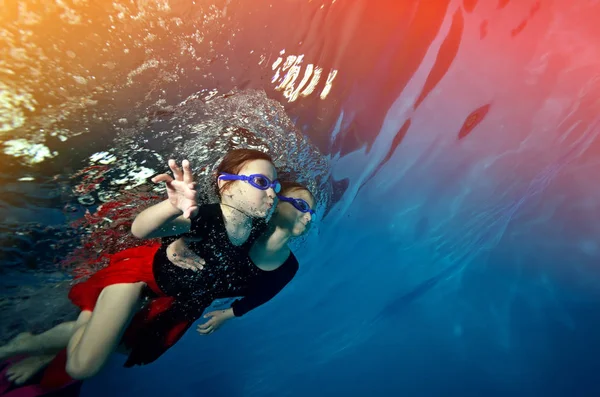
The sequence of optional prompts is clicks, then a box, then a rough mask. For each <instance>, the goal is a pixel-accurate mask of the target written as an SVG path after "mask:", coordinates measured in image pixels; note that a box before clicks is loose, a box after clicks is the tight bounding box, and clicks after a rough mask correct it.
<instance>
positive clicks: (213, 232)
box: [153, 203, 266, 298]
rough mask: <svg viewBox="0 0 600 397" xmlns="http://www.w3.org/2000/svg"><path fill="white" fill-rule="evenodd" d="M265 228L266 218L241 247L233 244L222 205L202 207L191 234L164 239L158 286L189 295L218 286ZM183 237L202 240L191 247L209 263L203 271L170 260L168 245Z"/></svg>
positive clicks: (156, 275)
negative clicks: (193, 269)
mask: <svg viewBox="0 0 600 397" xmlns="http://www.w3.org/2000/svg"><path fill="white" fill-rule="evenodd" d="M265 230H266V223H265V221H264V220H255V221H254V222H253V225H252V231H251V233H250V236H249V237H248V239H247V240H246V242H244V243H243V244H242V245H240V246H237V245H234V244H233V243H232V242H231V240H229V236H228V235H227V229H226V228H225V219H224V217H223V212H222V210H221V205H220V204H218V203H216V204H206V205H202V206H200V207H199V209H198V213H197V214H196V216H195V217H194V218H192V219H191V225H190V231H189V232H188V233H184V234H181V235H177V236H172V237H168V238H163V240H162V244H161V247H160V248H159V250H158V251H157V253H156V254H155V256H154V261H153V273H154V278H155V280H156V283H157V284H158V287H159V288H160V289H161V290H162V291H163V292H164V293H165V294H166V295H168V296H172V297H175V298H189V297H190V296H191V294H192V293H194V292H197V291H198V289H199V288H200V289H202V290H206V289H207V286H210V287H212V288H214V287H216V286H217V285H212V284H217V283H218V284H221V283H224V282H225V279H226V278H227V277H225V279H223V278H222V277H219V276H222V273H224V272H226V271H228V270H232V269H233V267H235V266H236V265H237V264H239V263H241V262H244V261H245V260H246V258H247V257H248V251H249V250H250V247H252V244H253V243H254V241H256V239H257V238H258V236H260V235H261V233H263V232H264V231H265ZM181 237H193V238H199V239H201V240H200V241H197V242H188V247H189V248H190V249H191V250H192V251H193V252H194V253H195V254H196V255H198V256H200V257H201V258H202V259H204V260H205V262H206V265H205V268H204V269H203V270H202V271H199V272H195V271H192V270H189V269H184V268H181V267H179V266H177V265H175V264H173V263H171V261H170V260H169V259H168V257H167V247H168V246H169V245H170V244H171V243H172V242H173V241H175V240H177V239H179V238H181ZM207 276H208V277H207ZM209 279H210V281H209ZM209 289H210V288H209Z"/></svg>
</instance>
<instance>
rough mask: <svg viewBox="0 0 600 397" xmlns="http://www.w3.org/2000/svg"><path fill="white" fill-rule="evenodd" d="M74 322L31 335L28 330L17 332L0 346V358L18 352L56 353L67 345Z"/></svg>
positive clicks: (11, 355)
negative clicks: (17, 333)
mask: <svg viewBox="0 0 600 397" xmlns="http://www.w3.org/2000/svg"><path fill="white" fill-rule="evenodd" d="M88 313H90V312H88ZM80 317H81V315H80ZM76 324H77V322H76V321H67V322H64V323H61V324H58V325H57V326H56V327H54V328H51V329H49V330H48V331H46V332H43V333H41V334H38V335H33V334H31V333H29V332H24V333H22V334H19V335H17V336H16V337H15V338H14V339H12V340H11V341H10V342H8V343H7V344H6V345H4V346H0V360H4V359H7V358H9V357H13V356H16V355H19V354H29V355H37V354H54V353H57V352H59V351H60V350H62V349H64V348H65V347H67V344H68V343H69V340H70V339H71V337H72V336H73V333H74V332H75V329H76V328H75V326H76Z"/></svg>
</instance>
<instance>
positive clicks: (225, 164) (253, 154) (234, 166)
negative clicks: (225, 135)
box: [215, 149, 273, 197]
mask: <svg viewBox="0 0 600 397" xmlns="http://www.w3.org/2000/svg"><path fill="white" fill-rule="evenodd" d="M254 160H266V161H268V162H270V163H271V164H273V159H272V158H271V156H269V155H268V154H267V153H265V152H261V151H260V150H255V149H234V150H232V151H230V152H229V153H227V154H226V155H225V157H223V160H222V161H221V163H220V164H219V166H218V167H217V170H216V172H215V178H217V181H218V178H219V174H220V173H222V172H225V173H228V174H236V175H237V174H238V173H239V172H240V170H241V169H242V168H243V167H244V165H246V163H248V162H249V161H254ZM233 182H235V181H225V183H224V184H223V187H221V189H219V185H218V184H216V186H215V193H216V194H217V196H219V197H220V196H221V193H222V192H223V190H225V189H226V188H227V186H229V185H230V184H232V183H233Z"/></svg>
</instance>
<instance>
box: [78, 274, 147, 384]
mask: <svg viewBox="0 0 600 397" xmlns="http://www.w3.org/2000/svg"><path fill="white" fill-rule="evenodd" d="M144 285H145V283H143V282H139V283H133V284H114V285H109V286H108V287H106V288H104V289H103V290H102V293H101V294H100V296H99V298H98V301H97V302H96V306H95V308H94V311H93V312H92V313H91V315H89V314H88V315H87V318H82V316H83V315H84V313H85V312H82V314H81V316H80V319H78V321H77V322H78V323H79V324H77V325H76V326H75V327H74V328H75V331H74V332H73V336H72V337H71V339H70V340H69V343H68V346H67V368H66V369H67V373H68V374H69V375H70V376H71V377H72V378H74V379H80V380H82V379H87V378H90V377H92V376H94V375H96V374H97V373H98V372H99V371H100V369H102V367H103V366H104V364H105V363H106V361H107V359H108V357H109V356H110V354H111V353H112V352H113V351H114V350H115V348H116V347H117V345H118V343H119V341H120V340H121V337H122V335H123V332H124V331H125V329H126V328H127V325H128V324H129V321H130V320H131V317H132V316H133V314H134V313H135V311H136V310H137V309H138V305H139V302H140V295H141V291H142V288H143V287H144ZM87 313H89V312H87ZM80 320H81V321H80Z"/></svg>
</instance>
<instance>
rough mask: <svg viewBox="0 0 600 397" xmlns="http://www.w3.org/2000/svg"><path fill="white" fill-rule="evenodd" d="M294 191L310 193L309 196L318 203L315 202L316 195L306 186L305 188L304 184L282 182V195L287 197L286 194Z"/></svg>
mask: <svg viewBox="0 0 600 397" xmlns="http://www.w3.org/2000/svg"><path fill="white" fill-rule="evenodd" d="M294 190H306V191H307V192H308V194H310V196H311V197H312V199H313V200H314V201H316V200H315V195H314V194H313V193H312V192H311V191H310V189H309V188H307V187H306V186H304V185H303V184H301V183H300V182H296V181H281V192H280V194H281V195H282V196H287V194H286V193H289V192H293V191H294Z"/></svg>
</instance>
